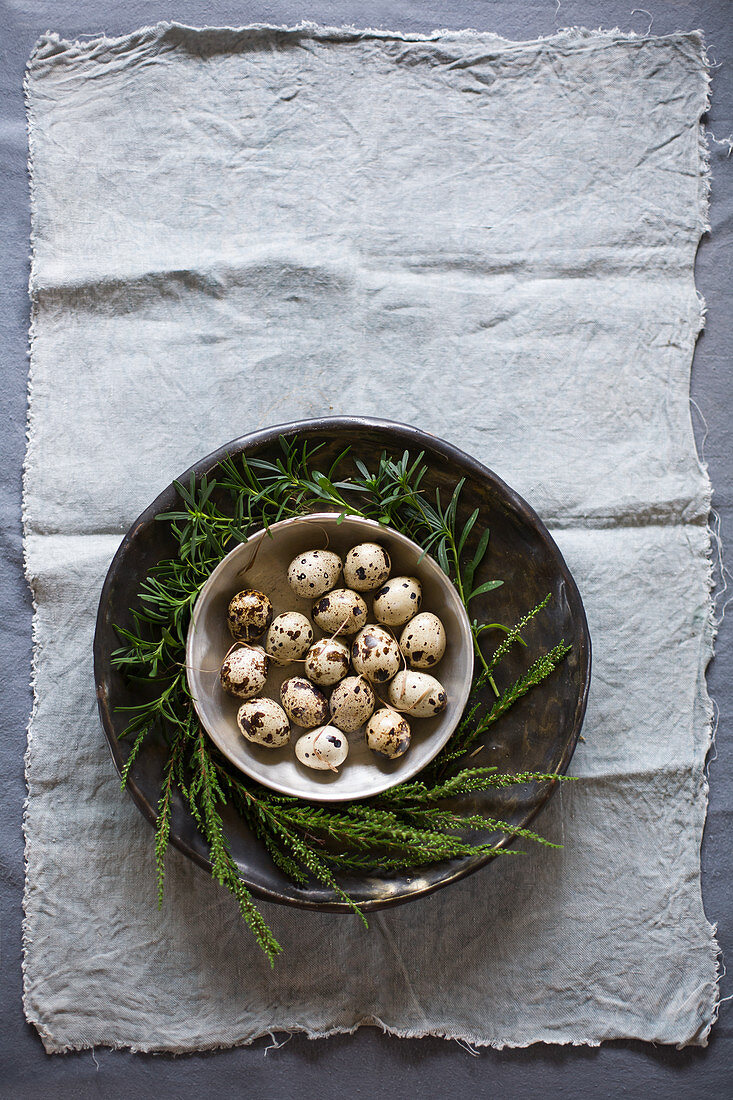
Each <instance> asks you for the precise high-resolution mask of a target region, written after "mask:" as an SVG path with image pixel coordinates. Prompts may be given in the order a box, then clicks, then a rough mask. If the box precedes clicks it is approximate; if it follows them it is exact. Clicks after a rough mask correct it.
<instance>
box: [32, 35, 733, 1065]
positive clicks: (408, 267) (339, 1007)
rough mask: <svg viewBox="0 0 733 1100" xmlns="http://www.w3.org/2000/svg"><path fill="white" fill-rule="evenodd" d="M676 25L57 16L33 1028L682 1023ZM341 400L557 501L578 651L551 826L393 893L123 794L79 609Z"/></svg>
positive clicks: (679, 87)
mask: <svg viewBox="0 0 733 1100" xmlns="http://www.w3.org/2000/svg"><path fill="white" fill-rule="evenodd" d="M707 88H708V80H707V70H706V62H705V55H704V46H703V42H702V39H701V36H700V34H699V33H697V32H694V33H689V34H675V35H670V36H665V37H647V38H637V37H634V36H629V35H626V34H622V33H621V32H619V31H608V32H589V31H582V30H573V31H563V32H561V33H559V34H557V35H555V36H554V37H552V38H549V39H546V40H541V41H536V42H523V43H515V42H508V41H505V40H502V39H500V38H497V37H495V36H493V35H490V34H479V33H473V32H469V33H455V32H436V33H435V34H433V35H430V36H427V37H423V36H420V35H412V34H390V33H385V32H381V31H380V32H376V31H355V30H351V29H342V30H334V29H322V28H315V27H312V26H304V27H300V28H295V29H290V30H283V29H273V28H266V27H255V28H247V29H243V30H236V31H235V30H212V29H206V30H196V29H191V28H185V27H182V26H178V25H169V24H166V25H159V26H156V27H152V28H146V29H143V30H140V31H139V32H137V33H135V34H132V35H130V36H129V37H126V38H122V39H114V40H108V39H105V38H99V39H94V40H92V41H85V42H82V43H79V42H77V43H70V42H65V41H62V40H61V39H60V38H58V36H56V35H53V34H49V35H46V36H45V37H44V38H43V39H41V41H40V42H39V43H38V45H37V47H36V49H35V52H34V54H33V57H32V59H31V62H30V66H29V72H28V81H27V96H28V105H29V115H30V124H29V128H30V145H31V171H32V195H33V249H34V256H33V263H32V274H31V283H30V291H31V297H32V305H33V321H32V361H31V385H30V426H29V445H28V455H27V466H26V482H25V517H24V518H25V532H26V548H27V569H28V576H29V579H30V583H31V585H32V589H33V593H34V598H35V602H36V613H35V623H34V630H35V692H36V702H35V709H34V713H33V716H32V720H31V725H30V735H29V748H28V756H27V777H28V787H29V799H28V805H27V815H26V822H25V829H26V842H27V861H28V866H27V885H26V898H25V908H26V923H25V1010H26V1014H27V1017H28V1019H29V1020H30V1021H32V1022H33V1023H34V1024H35V1026H36V1027H37V1029H38V1031H39V1032H40V1034H41V1037H42V1039H43V1042H44V1044H45V1046H46V1049H47V1050H49V1051H57V1052H58V1051H66V1050H71V1049H77V1048H81V1047H89V1046H95V1045H101V1044H105V1045H110V1046H115V1047H131V1048H133V1049H135V1050H169V1051H188V1050H198V1049H205V1048H210V1047H218V1046H225V1045H230V1044H237V1043H246V1042H249V1041H251V1040H253V1039H254V1038H256V1037H258V1036H262V1035H264V1034H266V1033H270V1032H276V1031H282V1030H285V1031H304V1032H306V1033H307V1034H308V1035H311V1036H323V1035H329V1034H332V1033H334V1032H338V1031H349V1030H353V1029H354V1028H356V1027H357V1026H359V1025H360V1024H376V1025H378V1026H381V1027H383V1028H385V1029H387V1030H389V1031H390V1032H392V1033H394V1034H396V1035H401V1036H422V1035H440V1036H446V1037H454V1038H460V1039H462V1040H465V1041H468V1042H471V1043H474V1044H476V1045H484V1044H486V1045H488V1044H490V1045H492V1046H496V1047H502V1046H523V1045H526V1044H529V1043H534V1042H538V1041H545V1042H555V1043H575V1044H597V1043H599V1042H601V1041H602V1040H604V1039H612V1038H618V1037H634V1038H639V1039H645V1040H650V1041H654V1042H658V1043H676V1044H686V1043H696V1044H705V1042H706V1041H707V1035H708V1032H709V1029H710V1027H711V1023H712V1021H713V1019H714V1017H715V1012H716V998H717V986H716V970H717V946H716V943H715V938H714V929H713V928H712V927H711V925H710V924H709V923H708V921H707V920H706V917H705V914H704V912H703V907H702V901H701V893H700V859H699V849H700V840H701V835H702V829H703V824H704V820H705V813H706V805H707V785H706V779H705V774H704V761H705V756H706V752H707V750H708V747H709V745H710V739H711V706H710V701H709V699H708V696H707V692H706V687H705V667H706V664H707V662H708V660H709V657H710V655H711V651H712V642H713V633H714V631H713V625H712V614H711V604H710V596H709V592H710V563H709V550H710V539H709V533H708V529H707V517H708V510H709V503H710V487H709V483H708V479H707V474H706V472H705V470H704V468H703V467H701V465H700V463H699V461H698V458H697V454H696V451H695V446H694V440H693V434H692V429H691V423H690V415H689V405H688V386H689V374H690V365H691V360H692V352H693V347H694V343H695V339H696V336H697V334H698V331H699V329H700V326H701V323H702V320H701V319H702V309H701V302H700V301H699V299H698V296H697V295H696V291H695V287H694V282H693V262H694V257H695V251H696V247H697V243H698V240H699V237H700V234H701V232H702V231H703V229H704V228H705V226H706V210H707V180H706V159H705V149H704V139H703V138H702V136H701V125H700V117H701V115H702V114H703V112H704V110H705V107H706V102H707ZM331 410H333V411H334V412H348V413H363V414H374V415H379V416H382V417H389V418H393V419H396V420H400V421H405V422H410V423H415V424H418V425H419V426H421V427H422V428H425V429H428V430H430V431H433V432H435V433H436V434H438V435H441V436H444V437H446V438H447V439H449V440H451V441H453V442H455V443H457V444H458V445H459V446H462V447H463V448H464V449H466V450H468V451H470V452H471V453H472V454H474V455H476V456H477V457H478V458H479V459H481V460H483V461H484V462H486V463H487V464H488V465H489V466H491V467H492V468H493V469H495V470H496V471H497V472H498V473H499V474H500V475H501V476H502V477H504V478H505V479H506V480H507V481H508V482H509V483H510V484H511V485H513V486H514V487H515V488H516V489H517V490H518V491H519V492H520V493H522V494H523V495H524V496H525V497H526V498H527V499H528V500H529V501H530V502H531V503H532V504H533V505H534V507H535V508H536V509H537V510H538V511H539V513H540V514H541V515H542V517H543V518H544V519H545V521H546V522H547V523H548V524H549V525H550V526H551V528H552V529H553V532H554V534H555V536H556V538H557V540H558V542H559V544H560V547H561V549H562V551H563V553H564V555H565V556H566V559H567V561H568V563H569V565H570V567H571V569H572V571H573V573H574V575H575V577H576V579H577V581H578V584H579V586H580V589H581V592H582V595H583V598H584V601H585V604H586V608H587V612H588V617H589V622H590V628H591V632H592V636H593V642H594V680H593V685H592V691H591V698H590V704H589V707H588V715H587V719H586V723H585V729H584V737H585V740H584V742H582V743H581V744H580V745H579V747H578V750H577V752H576V754H575V757H574V760H573V771H574V772H575V774H576V775H578V776H579V777H580V781H579V782H578V783H577V784H573V785H572V786H568V787H565V788H562V790H561V791H559V792H558V794H557V795H556V796H555V797H554V798H553V800H552V801H551V803H550V805H549V807H548V808H547V810H546V811H545V812H544V813H543V815H542V817H541V818H540V819H539V827H540V829H541V830H543V831H544V832H545V834H546V835H547V836H549V837H550V838H552V839H556V840H561V841H562V842H563V844H564V847H563V848H562V849H561V850H558V851H547V850H545V849H535V850H532V851H530V852H529V854H528V855H526V856H524V857H522V858H516V859H514V858H507V859H504V860H500V861H497V862H496V863H495V865H493V866H490V867H488V868H486V869H484V870H483V871H482V872H479V873H478V874H476V875H474V876H472V877H470V878H469V879H468V880H466V881H463V882H461V883H459V884H458V885H456V886H453V887H451V888H449V889H446V890H444V891H441V892H439V893H437V894H435V895H433V896H431V897H429V898H426V899H424V900H421V901H419V902H416V903H413V904H410V905H406V906H403V907H401V908H398V909H395V910H391V911H386V912H383V913H378V914H375V915H374V916H373V917H372V918H371V920H370V924H371V928H370V930H369V931H368V932H367V931H366V930H364V929H363V927H362V926H361V924H360V923H359V921H358V919H356V918H354V917H351V916H341V915H333V914H323V915H322V914H317V913H311V912H305V911H302V912H301V911H296V910H292V909H286V908H281V907H278V906H274V905H264V906H263V909H264V911H265V915H266V917H267V919H268V921H270V922H271V924H272V926H273V927H274V929H275V931H276V934H277V936H278V938H279V939H280V940H281V942H282V943H283V945H284V947H285V955H284V957H283V958H282V961H280V962H279V963H278V965H277V966H276V969H275V970H274V971H271V970H270V968H269V966H268V964H267V962H266V960H265V959H264V958H263V957H262V956H261V954H260V953H259V951H258V950H257V948H256V946H255V945H254V942H253V941H252V939H251V937H250V935H249V933H248V932H247V930H246V929H244V928H243V927H242V924H241V922H240V920H239V918H238V915H237V912H236V909H235V906H234V904H233V903H232V901H231V900H230V898H229V896H228V895H227V894H226V893H225V892H223V891H222V890H220V889H219V888H218V887H216V886H214V885H213V884H212V883H211V881H210V880H209V878H208V877H207V875H206V874H205V873H204V872H203V871H201V870H200V869H198V868H196V867H194V866H193V865H192V864H191V863H189V862H188V861H187V860H186V859H185V858H184V857H183V856H181V855H179V854H178V853H177V852H175V851H173V852H172V853H171V855H170V858H169V861H168V879H167V892H166V899H165V903H164V907H163V910H162V912H160V913H159V912H158V910H157V909H156V907H155V883H154V869H153V850H152V833H151V831H150V829H149V826H148V825H147V824H146V823H145V822H144V821H143V819H142V818H141V816H140V815H139V813H138V811H137V810H136V809H135V807H134V805H133V804H132V802H131V801H130V799H129V798H128V797H127V796H126V795H124V794H121V792H120V789H119V780H118V778H117V776H116V774H115V773H114V771H113V768H112V765H111V762H110V758H109V753H108V750H107V747H106V744H105V741H104V738H103V735H102V732H101V729H100V725H99V721H98V718H97V713H96V702H95V692H94V681H93V676H92V654H91V643H92V634H93V627H94V617H95V612H96V604H97V598H98V594H99V591H100V587H101V584H102V580H103V578H104V575H105V572H106V570H107V567H108V565H109V562H110V559H111V557H112V555H113V553H114V551H115V549H116V547H117V545H118V543H119V541H120V538H121V535H122V533H123V532H124V531H125V529H126V528H127V527H128V526H129V524H130V523H131V522H132V521H133V520H134V518H135V516H136V515H137V514H138V513H139V512H140V511H141V510H142V509H143V507H145V506H146V505H147V504H148V503H149V501H150V500H151V499H152V498H154V497H155V496H156V495H157V493H158V492H159V491H160V490H161V488H162V487H163V486H164V485H165V484H166V483H168V482H169V481H170V480H171V478H172V477H174V476H176V475H177V474H178V473H180V472H181V471H182V470H183V469H185V468H186V467H187V466H188V465H189V464H190V463H191V462H193V461H194V460H195V459H197V458H199V457H200V456H202V455H204V454H206V453H207V452H209V451H211V450H213V449H214V448H216V447H217V446H219V445H221V444H222V443H224V442H226V441H227V440H229V439H231V438H234V437H236V436H239V435H242V434H244V433H246V432H248V431H250V430H253V429H255V428H258V427H261V426H264V425H267V424H272V423H277V422H283V421H287V420H289V419H296V418H300V417H303V416H310V415H313V416H316V415H321V414H324V413H328V412H330V411H331Z"/></svg>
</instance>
